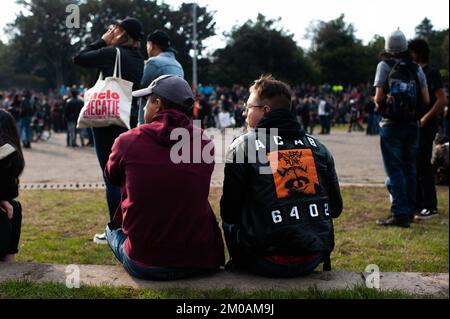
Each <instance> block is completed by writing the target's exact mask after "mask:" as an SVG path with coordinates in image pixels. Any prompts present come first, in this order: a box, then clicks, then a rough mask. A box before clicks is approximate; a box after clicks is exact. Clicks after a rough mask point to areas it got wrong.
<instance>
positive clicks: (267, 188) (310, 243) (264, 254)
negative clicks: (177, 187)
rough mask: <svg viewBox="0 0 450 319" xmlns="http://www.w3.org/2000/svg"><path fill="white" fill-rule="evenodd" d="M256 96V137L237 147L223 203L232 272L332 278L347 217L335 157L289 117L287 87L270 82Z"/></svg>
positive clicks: (256, 87)
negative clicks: (337, 234)
mask: <svg viewBox="0 0 450 319" xmlns="http://www.w3.org/2000/svg"><path fill="white" fill-rule="evenodd" d="M250 92H251V94H250V97H249V98H248V101H247V105H246V111H245V113H246V117H247V118H246V122H247V125H248V127H249V128H250V129H252V130H249V133H247V134H245V135H243V136H241V137H239V138H238V139H236V140H235V141H234V142H233V144H232V145H231V146H230V149H229V151H228V153H227V157H226V164H225V177H224V183H223V196H222V198H221V200H220V209H221V212H220V214H221V217H222V221H223V231H224V235H225V240H226V243H227V246H228V251H229V253H230V257H231V263H230V264H229V265H230V266H232V267H236V268H237V269H243V270H248V271H251V272H254V273H257V274H259V275H262V276H269V277H296V276H301V275H306V274H308V273H310V272H312V271H313V270H314V269H315V268H316V267H317V266H318V265H319V264H320V263H322V262H324V263H326V265H324V269H325V270H327V269H328V270H329V267H330V265H329V256H330V254H331V252H332V250H333V248H334V232H333V221H332V218H337V217H338V216H339V215H340V214H341V211H342V198H341V194H340V188H339V182H338V178H337V175H336V172H335V168H334V161H333V157H332V156H331V154H330V153H329V152H328V150H327V149H326V147H325V146H324V145H323V144H321V143H319V141H317V140H316V139H314V138H313V137H311V136H309V135H306V133H305V131H304V130H303V129H302V128H301V126H300V123H298V122H297V120H296V119H295V117H294V116H293V114H292V113H291V112H290V100H291V95H290V90H289V87H288V86H287V85H286V84H285V83H283V82H280V81H277V80H275V79H274V78H272V77H271V76H263V77H261V78H260V79H258V80H256V81H255V82H254V84H253V86H252V87H251V88H250ZM273 141H275V143H273ZM262 170H265V172H263V171H262ZM267 170H268V171H267Z"/></svg>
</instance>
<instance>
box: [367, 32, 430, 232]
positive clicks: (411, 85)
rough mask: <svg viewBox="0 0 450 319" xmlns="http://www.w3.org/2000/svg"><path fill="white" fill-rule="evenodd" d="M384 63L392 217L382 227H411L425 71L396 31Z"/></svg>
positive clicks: (380, 72) (378, 83)
mask: <svg viewBox="0 0 450 319" xmlns="http://www.w3.org/2000/svg"><path fill="white" fill-rule="evenodd" d="M382 58H383V60H382V61H381V62H380V63H378V66H377V71H376V74H375V81H374V86H375V88H376V89H375V103H376V104H377V110H378V109H379V110H380V111H381V115H382V116H383V119H382V120H381V122H380V127H381V129H380V144H381V154H382V156H383V162H384V169H385V171H386V174H387V176H388V177H387V179H386V185H387V188H388V190H389V193H390V194H391V199H392V205H391V216H390V217H389V218H386V219H381V220H377V224H378V225H380V226H398V227H409V226H410V221H411V219H412V218H413V217H414V210H415V202H416V177H417V173H416V159H417V150H418V148H419V112H418V109H419V105H420V104H421V103H423V104H425V105H426V104H428V103H429V102H430V98H429V95H428V88H427V81H426V78H425V74H424V73H423V71H422V68H421V67H420V66H419V65H418V64H416V63H414V62H413V61H412V60H411V56H410V52H409V50H408V43H407V41H406V37H405V35H404V34H403V33H402V32H401V31H400V30H397V31H394V32H393V33H392V34H390V35H389V36H388V37H387V39H386V45H385V53H384V54H383V55H382Z"/></svg>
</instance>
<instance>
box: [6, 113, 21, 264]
mask: <svg viewBox="0 0 450 319" xmlns="http://www.w3.org/2000/svg"><path fill="white" fill-rule="evenodd" d="M24 167H25V161H24V159H23V154H22V149H21V147H20V138H19V134H18V132H17V127H16V121H15V119H14V118H13V117H12V115H11V114H10V113H9V112H7V111H5V110H1V109H0V176H1V179H0V261H14V255H15V254H17V252H18V247H19V239H20V229H21V225H22V207H21V205H20V203H19V202H18V201H16V200H15V198H17V196H19V176H20V174H22V171H23V169H24Z"/></svg>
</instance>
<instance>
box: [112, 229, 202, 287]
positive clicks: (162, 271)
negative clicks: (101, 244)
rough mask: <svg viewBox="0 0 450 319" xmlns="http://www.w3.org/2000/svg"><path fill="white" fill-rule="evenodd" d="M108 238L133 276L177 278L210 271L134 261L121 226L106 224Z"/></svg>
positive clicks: (115, 253) (114, 250) (162, 278)
mask: <svg viewBox="0 0 450 319" xmlns="http://www.w3.org/2000/svg"><path fill="white" fill-rule="evenodd" d="M105 233H106V239H107V241H108V245H109V247H110V248H111V250H112V251H113V253H114V255H115V256H116V258H117V260H118V261H119V262H120V263H121V264H122V265H123V267H124V268H125V270H126V271H127V272H128V273H129V274H130V275H131V276H133V277H136V278H140V279H144V280H160V281H166V280H176V279H183V278H189V277H196V276H200V275H204V274H207V273H210V272H211V270H208V269H198V268H173V267H143V266H140V265H137V264H136V263H134V262H133V261H132V260H131V259H130V258H128V256H127V254H126V253H125V240H126V239H127V235H125V234H124V233H123V231H122V229H121V228H119V229H117V230H111V229H110V228H109V226H106V230H105Z"/></svg>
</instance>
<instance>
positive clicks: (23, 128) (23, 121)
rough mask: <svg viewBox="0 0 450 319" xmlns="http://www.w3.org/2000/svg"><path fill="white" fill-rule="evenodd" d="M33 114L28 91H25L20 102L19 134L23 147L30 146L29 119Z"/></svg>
mask: <svg viewBox="0 0 450 319" xmlns="http://www.w3.org/2000/svg"><path fill="white" fill-rule="evenodd" d="M33 115H34V109H33V105H32V103H31V93H30V91H25V93H24V96H23V100H22V102H21V104H20V136H21V138H22V143H23V147H24V148H31V119H32V117H33Z"/></svg>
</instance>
